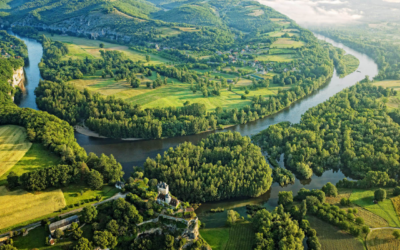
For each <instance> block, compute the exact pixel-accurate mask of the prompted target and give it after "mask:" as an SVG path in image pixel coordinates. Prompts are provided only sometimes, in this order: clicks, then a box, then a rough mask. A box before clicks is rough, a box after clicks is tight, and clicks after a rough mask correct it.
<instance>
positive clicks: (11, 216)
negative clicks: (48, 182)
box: [0, 186, 66, 229]
mask: <svg viewBox="0 0 400 250" xmlns="http://www.w3.org/2000/svg"><path fill="white" fill-rule="evenodd" d="M65 205H66V203H65V200H64V195H63V193H62V191H61V190H60V189H57V190H53V191H46V192H40V193H37V194H34V193H28V192H26V191H24V190H22V189H18V190H16V191H11V192H10V191H8V190H7V189H6V187H5V186H1V187H0V229H2V228H7V227H10V226H12V225H16V224H19V223H22V222H24V221H29V220H32V219H35V218H39V217H42V216H45V215H47V214H50V213H53V212H54V211H57V210H59V209H61V208H63V207H65Z"/></svg>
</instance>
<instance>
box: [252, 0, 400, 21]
mask: <svg viewBox="0 0 400 250" xmlns="http://www.w3.org/2000/svg"><path fill="white" fill-rule="evenodd" d="M258 1H259V2H260V3H262V4H264V5H266V6H270V7H272V8H274V9H275V10H277V11H279V12H281V13H283V14H285V15H287V16H288V17H290V18H291V19H293V20H295V21H296V22H297V23H299V24H300V25H304V26H328V25H345V24H346V25H348V24H362V23H374V22H384V21H399V20H400V0H349V1H345V0H258Z"/></svg>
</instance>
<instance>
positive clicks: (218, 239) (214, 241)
mask: <svg viewBox="0 0 400 250" xmlns="http://www.w3.org/2000/svg"><path fill="white" fill-rule="evenodd" d="M229 230H230V228H228V227H220V228H210V229H202V230H200V234H201V237H203V239H204V240H205V241H207V243H208V244H209V245H210V247H211V248H212V250H225V249H226V244H227V243H228V240H229Z"/></svg>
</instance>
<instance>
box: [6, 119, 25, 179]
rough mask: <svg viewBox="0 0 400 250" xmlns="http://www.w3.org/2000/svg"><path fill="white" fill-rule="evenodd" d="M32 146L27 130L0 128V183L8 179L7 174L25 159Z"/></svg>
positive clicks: (8, 127) (21, 128) (12, 126)
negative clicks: (27, 136)
mask: <svg viewBox="0 0 400 250" xmlns="http://www.w3.org/2000/svg"><path fill="white" fill-rule="evenodd" d="M31 145H32V143H30V142H29V141H28V139H27V138H26V129H25V128H23V127H19V126H14V125H6V126H0V181H1V180H4V179H5V178H7V176H6V173H7V172H8V171H9V170H10V169H12V168H13V167H14V165H15V164H17V162H18V161H19V160H20V159H22V157H24V155H25V154H26V152H28V150H29V149H30V147H31ZM0 183H1V182H0ZM2 184H3V185H4V183H2Z"/></svg>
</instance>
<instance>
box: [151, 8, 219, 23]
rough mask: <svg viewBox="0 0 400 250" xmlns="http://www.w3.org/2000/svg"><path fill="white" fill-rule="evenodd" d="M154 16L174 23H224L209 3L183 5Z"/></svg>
mask: <svg viewBox="0 0 400 250" xmlns="http://www.w3.org/2000/svg"><path fill="white" fill-rule="evenodd" d="M154 18H156V19H160V20H163V21H165V22H172V23H186V24H194V25H209V26H214V25H222V21H221V19H220V18H219V17H218V16H217V15H216V13H215V12H214V11H213V9H211V7H210V6H209V5H182V6H180V7H178V8H174V9H172V10H169V11H160V12H158V13H156V14H155V15H154Z"/></svg>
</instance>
